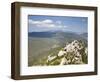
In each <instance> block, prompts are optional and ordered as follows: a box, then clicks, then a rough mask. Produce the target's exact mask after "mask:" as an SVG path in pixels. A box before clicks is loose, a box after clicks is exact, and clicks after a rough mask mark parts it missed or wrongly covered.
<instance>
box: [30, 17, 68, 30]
mask: <svg viewBox="0 0 100 82" xmlns="http://www.w3.org/2000/svg"><path fill="white" fill-rule="evenodd" d="M29 24H30V25H32V26H33V28H34V27H41V28H42V27H43V28H48V29H49V28H52V29H54V28H56V29H60V28H66V27H67V26H66V25H63V24H62V22H61V21H59V20H57V21H53V20H50V19H46V20H41V21H34V20H31V19H29Z"/></svg>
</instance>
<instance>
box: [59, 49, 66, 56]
mask: <svg viewBox="0 0 100 82" xmlns="http://www.w3.org/2000/svg"><path fill="white" fill-rule="evenodd" d="M65 54H66V52H65V51H63V50H60V51H59V53H58V56H59V57H61V56H64V55H65Z"/></svg>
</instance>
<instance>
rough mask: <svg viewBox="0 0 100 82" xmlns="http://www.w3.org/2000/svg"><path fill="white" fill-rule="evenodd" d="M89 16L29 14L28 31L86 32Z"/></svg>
mask: <svg viewBox="0 0 100 82" xmlns="http://www.w3.org/2000/svg"><path fill="white" fill-rule="evenodd" d="M87 26H88V18H87V17H68V16H45V15H44V16H43V15H29V16H28V32H45V31H64V32H67V31H68V32H75V33H85V32H87Z"/></svg>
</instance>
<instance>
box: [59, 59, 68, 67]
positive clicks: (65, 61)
mask: <svg viewBox="0 0 100 82" xmlns="http://www.w3.org/2000/svg"><path fill="white" fill-rule="evenodd" d="M68 62H69V61H67V59H66V58H65V57H63V58H62V60H61V62H60V65H67V64H68Z"/></svg>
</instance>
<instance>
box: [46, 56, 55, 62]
mask: <svg viewBox="0 0 100 82" xmlns="http://www.w3.org/2000/svg"><path fill="white" fill-rule="evenodd" d="M55 58H56V56H48V59H47V62H49V61H52V60H54V59H55Z"/></svg>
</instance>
